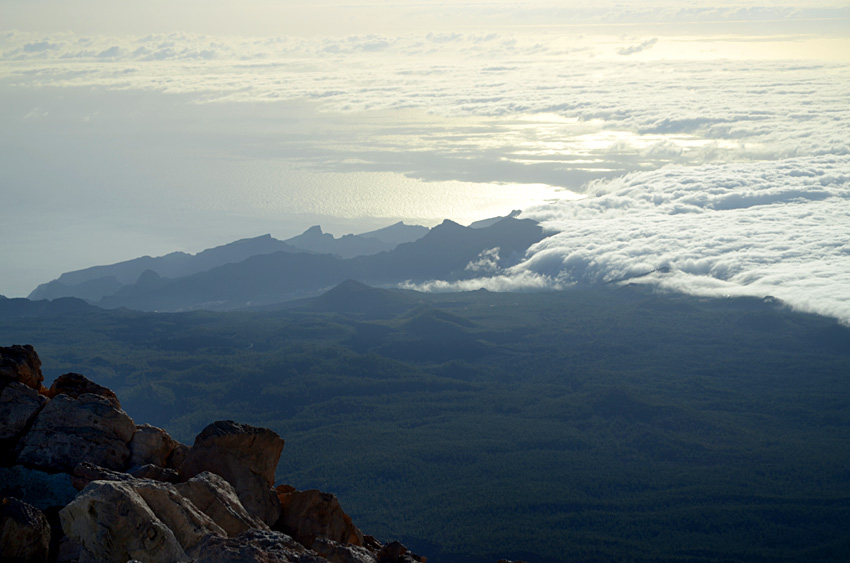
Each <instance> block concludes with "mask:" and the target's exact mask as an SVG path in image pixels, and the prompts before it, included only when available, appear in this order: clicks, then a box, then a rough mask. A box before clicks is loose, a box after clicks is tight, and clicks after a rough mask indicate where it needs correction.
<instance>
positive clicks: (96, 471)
mask: <svg viewBox="0 0 850 563" xmlns="http://www.w3.org/2000/svg"><path fill="white" fill-rule="evenodd" d="M132 480H133V476H132V475H130V474H129V473H124V472H123V471H112V470H111V469H106V468H105V467H101V466H99V465H95V464H93V463H89V462H87V461H84V462H83V463H78V464H77V466H76V467H74V473H73V475H72V476H71V484H72V485H74V488H75V489H77V490H78V491H82V490H83V489H85V488H86V487H88V485H89V483H91V482H92V481H132Z"/></svg>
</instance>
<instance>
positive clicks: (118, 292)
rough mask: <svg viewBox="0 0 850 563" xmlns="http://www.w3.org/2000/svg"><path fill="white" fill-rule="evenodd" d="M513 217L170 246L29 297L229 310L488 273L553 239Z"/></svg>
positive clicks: (82, 273)
mask: <svg viewBox="0 0 850 563" xmlns="http://www.w3.org/2000/svg"><path fill="white" fill-rule="evenodd" d="M517 214H518V213H516V212H514V213H511V214H510V215H508V216H506V217H495V218H492V219H488V220H484V221H479V222H477V223H473V224H472V225H470V226H468V227H464V226H462V225H459V224H457V223H455V222H453V221H450V220H446V221H444V222H443V223H442V224H440V225H438V226H436V227H434V228H432V229H428V228H426V227H420V226H411V225H405V224H403V223H396V224H395V225H391V226H389V227H386V228H383V229H379V230H377V231H372V232H368V233H363V234H360V235H346V236H343V237H340V238H335V237H333V235H330V234H327V233H323V232H322V229H321V227H318V226H316V227H312V228H310V229H308V230H307V231H305V232H304V233H302V234H301V235H298V236H296V237H293V238H290V239H287V240H284V241H281V240H277V239H275V238H273V237H271V236H270V235H264V236H260V237H255V238H249V239H242V240H238V241H235V242H232V243H229V244H226V245H223V246H219V247H215V248H211V249H208V250H204V251H203V252H199V253H198V254H186V253H183V252H173V253H171V254H167V255H165V256H160V257H155V258H152V257H150V256H144V257H140V258H135V259H133V260H128V261H124V262H119V263H117V264H112V265H105V266H95V267H92V268H86V269H83V270H77V271H74V272H68V273H64V274H62V275H61V276H60V277H59V278H58V279H56V280H53V281H51V282H49V283H45V284H42V285H39V286H38V287H37V288H36V289H35V290H34V291H33V292H32V293H31V294H30V295H29V299H31V300H42V299H58V298H62V297H76V298H79V299H84V300H86V301H87V302H89V303H91V304H94V305H98V306H101V307H106V308H119V307H126V308H131V309H138V310H143V311H179V310H191V309H214V310H230V309H238V308H246V307H258V306H267V305H272V304H275V303H280V302H284V301H289V300H292V299H297V298H301V297H307V296H311V295H317V294H319V293H321V292H322V291H325V290H327V289H328V288H330V287H333V286H335V285H337V284H339V283H340V282H342V281H344V280H346V279H356V280H360V281H362V282H365V283H369V284H371V285H379V286H380V285H395V284H399V283H403V282H407V281H412V282H422V281H427V280H433V279H440V280H460V279H466V278H470V277H475V276H478V275H480V274H481V267H482V266H481V265H482V264H484V266H486V267H494V268H503V267H507V266H510V265H513V264H515V263H517V262H519V260H520V259H521V258H522V256H523V255H524V253H525V251H526V250H527V249H528V247H529V246H531V245H532V244H534V243H536V242H538V241H540V240H542V239H543V238H545V236H546V235H544V233H543V229H542V228H541V227H540V226H539V225H538V224H537V223H536V222H535V221H532V220H529V219H517V218H516V215H517Z"/></svg>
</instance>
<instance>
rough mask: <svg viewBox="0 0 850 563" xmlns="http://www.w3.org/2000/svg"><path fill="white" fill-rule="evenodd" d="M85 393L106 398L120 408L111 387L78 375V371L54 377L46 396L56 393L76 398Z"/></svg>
mask: <svg viewBox="0 0 850 563" xmlns="http://www.w3.org/2000/svg"><path fill="white" fill-rule="evenodd" d="M86 393H91V394H92V395H98V396H100V397H103V398H104V399H108V400H109V401H110V402H112V404H113V405H115V408H118V409H120V408H121V403H120V402H119V401H118V397H117V396H116V395H115V393H114V392H113V391H112V389H109V388H107V387H104V386H103V385H98V384H97V383H95V382H94V381H92V380H91V379H89V378H88V377H86V376H85V375H80V374H79V373H66V374H64V375H60V376H59V377H57V378H56V381H54V382H53V385H51V386H50V389H48V390H47V396H48V397H50V398H51V399H52V398H53V397H55V396H57V395H68V396H69V397H73V398H75V399H77V398H79V396H80V395H84V394H86Z"/></svg>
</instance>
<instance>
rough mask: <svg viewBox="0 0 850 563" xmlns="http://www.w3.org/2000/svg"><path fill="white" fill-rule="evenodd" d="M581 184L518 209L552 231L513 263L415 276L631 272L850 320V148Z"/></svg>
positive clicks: (485, 283) (563, 278)
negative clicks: (559, 198)
mask: <svg viewBox="0 0 850 563" xmlns="http://www.w3.org/2000/svg"><path fill="white" fill-rule="evenodd" d="M588 195H589V197H587V198H586V199H583V200H580V201H570V202H568V201H563V202H558V203H554V204H550V205H547V206H543V207H539V208H536V209H530V210H527V211H525V212H524V213H523V215H522V216H523V217H529V218H533V219H536V220H538V221H541V222H542V224H543V225H544V226H545V227H546V228H547V229H549V230H551V231H554V232H555V234H553V235H552V236H550V237H549V238H546V239H544V240H543V241H541V242H540V243H538V244H537V245H535V246H533V247H532V248H531V249H530V250H529V252H528V255H527V256H526V257H525V259H524V260H523V261H522V262H520V263H519V264H517V265H515V266H513V267H511V268H508V269H506V270H504V271H501V272H491V273H489V274H488V275H487V276H486V277H481V278H477V279H471V280H464V281H462V282H455V283H448V282H441V281H435V282H430V283H428V284H420V285H417V286H415V287H417V288H418V289H423V290H432V291H449V290H458V289H462V290H473V289H478V288H482V287H483V288H486V289H490V290H494V291H506V290H509V291H517V290H539V289H545V288H549V289H562V288H565V287H568V286H570V285H572V284H576V283H594V282H595V283H599V282H602V283H605V282H618V281H623V280H628V281H629V282H637V283H651V284H655V285H656V286H658V287H660V288H663V289H668V290H675V291H683V292H686V293H692V294H698V295H706V296H713V297H728V296H741V295H754V296H759V297H766V296H773V297H776V298H779V299H781V300H782V301H783V302H785V303H786V304H788V305H789V306H791V307H793V308H795V309H798V310H801V311H808V312H814V313H819V314H822V315H827V316H832V317H835V318H838V319H841V320H842V321H844V322H850V156H846V155H842V156H815V157H804V158H789V159H783V160H781V161H778V162H761V163H735V164H722V165H704V166H698V167H680V166H668V167H664V168H662V169H660V170H655V171H652V172H639V173H632V174H628V175H626V176H624V177H621V178H617V179H615V180H612V181H600V182H598V183H595V184H593V185H592V186H590V188H589V194H588ZM409 287H414V286H409Z"/></svg>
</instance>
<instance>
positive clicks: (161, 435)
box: [130, 424, 179, 467]
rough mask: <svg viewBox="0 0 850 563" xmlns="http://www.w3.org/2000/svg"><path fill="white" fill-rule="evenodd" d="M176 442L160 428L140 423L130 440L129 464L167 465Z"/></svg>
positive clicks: (176, 444)
mask: <svg viewBox="0 0 850 563" xmlns="http://www.w3.org/2000/svg"><path fill="white" fill-rule="evenodd" d="M178 444H179V443H178V442H177V440H175V439H174V438H172V437H171V436H170V435H169V434H168V432H166V431H165V430H163V429H162V428H157V427H156V426H151V425H150V424H140V425H138V426H136V433H135V434H133V439H132V440H130V466H131V467H133V466H136V465H148V464H153V465H158V466H160V467H168V461H169V458H170V457H171V454H172V452H174V450H175V448H177V446H178Z"/></svg>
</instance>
